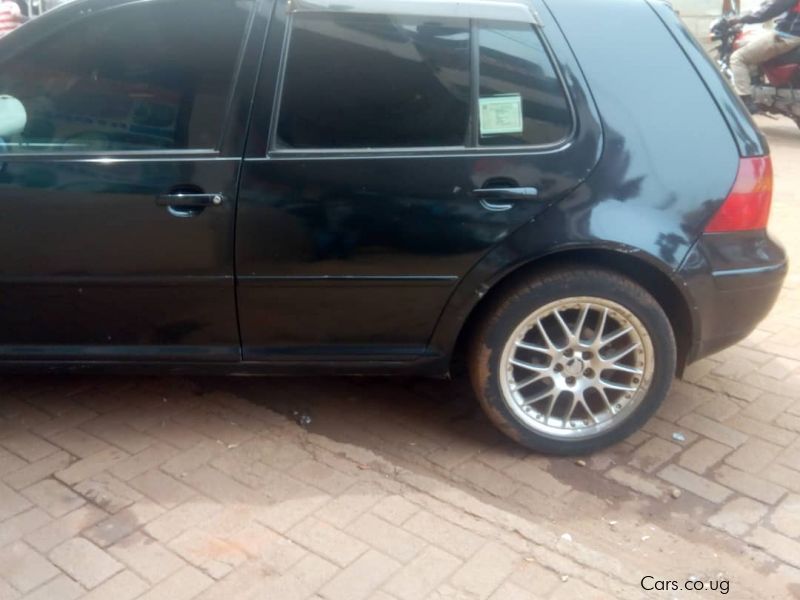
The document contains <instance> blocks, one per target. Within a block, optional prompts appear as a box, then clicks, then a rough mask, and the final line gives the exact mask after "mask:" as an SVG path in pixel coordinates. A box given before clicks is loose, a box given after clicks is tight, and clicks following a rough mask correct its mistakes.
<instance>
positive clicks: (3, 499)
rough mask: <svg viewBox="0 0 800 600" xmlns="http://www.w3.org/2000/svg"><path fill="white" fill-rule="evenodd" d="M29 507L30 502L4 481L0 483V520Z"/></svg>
mask: <svg viewBox="0 0 800 600" xmlns="http://www.w3.org/2000/svg"><path fill="white" fill-rule="evenodd" d="M30 507H31V502H30V501H29V500H27V499H26V498H25V497H24V496H21V495H20V494H18V493H17V492H15V491H14V490H12V489H11V488H10V487H8V486H7V485H5V484H4V483H0V521H4V520H5V519H8V518H9V517H13V516H14V515H16V514H18V513H21V512H22V511H23V510H27V509H29V508H30Z"/></svg>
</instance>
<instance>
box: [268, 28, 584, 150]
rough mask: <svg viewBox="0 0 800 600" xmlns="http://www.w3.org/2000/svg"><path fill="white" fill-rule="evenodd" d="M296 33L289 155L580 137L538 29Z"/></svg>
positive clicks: (288, 68) (282, 141)
mask: <svg viewBox="0 0 800 600" xmlns="http://www.w3.org/2000/svg"><path fill="white" fill-rule="evenodd" d="M291 23H292V24H291V36H290V42H289V48H288V53H287V57H286V61H285V67H284V76H283V84H282V93H281V99H280V108H279V113H278V115H279V116H278V124H277V130H276V131H277V134H276V139H275V145H276V146H277V148H278V149H368V148H412V147H423V148H424V147H449V146H460V147H473V146H475V145H479V146H537V145H546V144H552V143H555V142H558V141H561V140H563V139H564V138H566V137H567V136H568V135H569V133H570V131H571V129H572V112H571V109H570V105H569V102H568V100H567V96H566V93H565V90H564V87H563V85H562V82H561V79H560V78H559V77H558V74H557V72H556V69H555V67H554V65H553V63H552V61H551V59H550V56H549V55H548V52H547V50H546V47H545V45H544V42H543V41H542V39H541V38H540V37H539V34H538V32H537V30H536V28H535V27H534V26H533V25H526V24H514V23H495V22H492V21H484V22H479V23H478V24H477V26H475V24H474V23H473V22H471V21H469V20H467V19H438V18H430V17H417V18H415V17H407V16H389V15H365V14H350V13H299V14H295V15H294V16H293V18H292V21H291ZM472 74H475V75H476V77H472ZM473 86H475V88H473Z"/></svg>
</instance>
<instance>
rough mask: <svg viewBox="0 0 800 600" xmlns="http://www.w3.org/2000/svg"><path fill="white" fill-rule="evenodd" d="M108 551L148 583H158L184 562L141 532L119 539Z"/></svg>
mask: <svg viewBox="0 0 800 600" xmlns="http://www.w3.org/2000/svg"><path fill="white" fill-rule="evenodd" d="M108 553H109V554H111V555H112V556H113V557H114V558H116V559H117V560H118V561H120V562H121V563H123V564H124V565H125V566H127V567H128V568H129V569H131V570H132V571H134V572H135V573H136V574H137V575H140V576H141V577H143V578H144V579H146V580H147V581H149V582H150V583H158V582H159V581H161V580H162V579H165V578H167V577H168V576H170V575H172V574H173V573H174V572H175V571H177V570H178V569H180V568H182V567H183V566H184V565H185V564H186V563H185V562H184V561H183V560H181V559H180V558H178V557H177V556H176V555H175V554H173V553H172V552H170V551H169V550H168V549H167V548H165V547H164V546H162V545H161V544H160V543H159V542H157V541H156V540H154V539H153V538H151V537H149V536H147V535H145V534H143V533H141V532H136V533H133V534H131V535H129V536H128V537H126V538H123V539H121V540H120V541H118V542H117V543H115V544H114V545H112V546H110V547H109V548H108Z"/></svg>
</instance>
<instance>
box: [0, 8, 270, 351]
mask: <svg viewBox="0 0 800 600" xmlns="http://www.w3.org/2000/svg"><path fill="white" fill-rule="evenodd" d="M257 3H258V2H257V1H256V0H237V1H236V2H227V1H221V0H153V1H150V2H127V3H123V2H116V1H111V2H108V1H105V2H103V1H96V2H94V3H92V2H91V1H90V2H80V3H75V5H70V6H66V7H63V8H61V9H59V11H58V12H57V13H52V14H48V15H45V16H43V17H41V18H40V19H38V20H35V21H33V22H31V23H29V24H27V25H25V26H23V27H22V28H21V29H20V30H19V31H16V32H14V33H13V34H12V35H10V36H8V37H7V38H5V39H3V40H0V94H4V95H7V96H9V97H11V98H12V100H8V104H7V107H12V104H14V103H16V104H14V106H16V108H17V109H19V107H20V106H21V107H23V108H24V112H23V113H21V114H22V117H23V120H22V121H21V122H20V123H19V124H17V125H16V126H15V127H9V128H8V130H7V131H2V132H0V138H2V143H0V161H2V169H0V360H6V361H8V360H47V361H81V362H85V361H92V360H103V361H125V360H135V361H139V362H141V361H149V360H152V361H181V362H197V361H236V360H239V358H240V343H239V334H238V324H237V318H236V304H235V290H234V278H233V274H234V268H233V244H234V225H235V223H234V218H235V214H236V195H237V186H238V176H239V167H240V162H241V155H242V151H243V145H244V134H245V126H246V120H247V118H248V110H249V105H250V101H251V95H252V87H253V79H254V77H255V73H254V69H255V67H254V65H255V62H256V61H257V59H258V51H259V50H260V48H261V45H262V43H263V34H264V28H265V26H266V19H265V17H263V16H261V15H259V16H258V18H256V12H255V10H256V5H257ZM265 4H266V3H265ZM56 15H58V18H56ZM2 108H3V107H2V106H0V110H2ZM8 110H12V108H8ZM0 121H2V122H4V123H7V122H8V120H0Z"/></svg>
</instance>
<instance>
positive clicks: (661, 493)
mask: <svg viewBox="0 0 800 600" xmlns="http://www.w3.org/2000/svg"><path fill="white" fill-rule="evenodd" d="M605 476H606V477H608V478H609V479H610V480H611V481H615V482H616V483H619V484H620V485H624V486H625V487H627V488H630V489H632V490H633V491H634V492H636V493H639V494H645V495H646V496H650V497H651V498H666V497H667V495H668V493H669V490H668V489H667V488H666V487H664V486H663V485H661V484H660V483H659V482H658V481H657V480H654V479H653V478H651V477H647V476H644V475H642V473H641V472H640V471H637V470H634V469H632V468H630V467H614V468H613V469H611V470H610V471H608V472H607V473H606V474H605Z"/></svg>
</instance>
